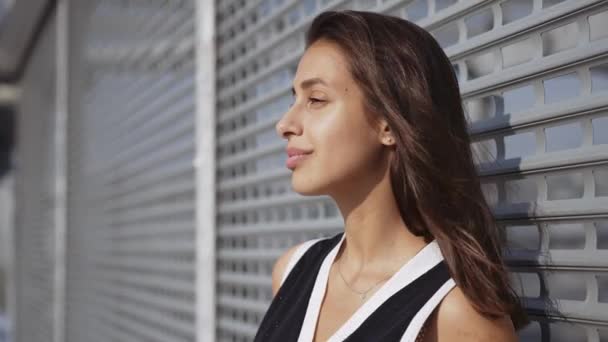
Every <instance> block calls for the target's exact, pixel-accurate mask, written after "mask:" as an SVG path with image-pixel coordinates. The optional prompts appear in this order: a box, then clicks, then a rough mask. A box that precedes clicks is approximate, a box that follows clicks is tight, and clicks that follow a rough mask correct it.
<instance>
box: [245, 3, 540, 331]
mask: <svg viewBox="0 0 608 342" xmlns="http://www.w3.org/2000/svg"><path fill="white" fill-rule="evenodd" d="M293 84H294V86H293V95H294V103H293V104H292V105H291V106H290V108H289V110H288V111H287V112H286V113H285V114H284V116H283V117H282V118H281V120H280V121H279V122H278V123H277V125H276V129H277V132H278V134H279V135H280V136H282V137H284V138H285V139H287V140H288V143H287V153H288V155H289V156H290V157H289V159H288V160H287V167H289V168H290V169H292V178H291V182H292V186H293V189H294V190H295V191H296V192H298V193H300V194H303V195H322V194H326V195H329V196H330V197H332V199H333V200H334V201H335V202H336V204H337V206H338V208H339V210H340V212H341V214H342V216H343V218H344V223H345V228H344V232H343V233H340V234H337V235H335V236H333V237H330V238H322V239H315V240H309V241H306V242H304V243H301V244H298V245H296V246H293V247H292V248H290V249H289V250H288V251H286V252H285V253H284V254H283V255H282V256H281V257H280V258H279V259H278V261H277V262H276V264H275V266H274V268H273V272H272V288H273V295H274V299H273V301H272V303H271V306H270V307H269V309H268V311H267V313H266V315H265V317H264V319H263V321H262V323H261V324H260V327H259V330H258V332H257V335H256V338H255V340H256V341H264V342H268V341H327V340H329V341H332V342H333V341H344V340H347V341H415V340H416V341H493V342H499V341H516V340H517V335H516V333H515V331H516V330H517V329H519V328H521V327H522V326H524V325H525V324H527V323H528V322H529V321H528V318H527V316H526V313H525V311H524V310H523V308H522V306H521V303H520V302H519V299H518V298H517V296H516V294H515V292H514V291H513V289H512V288H511V287H510V285H509V278H508V272H507V269H506V266H505V264H504V262H503V260H502V258H501V247H502V246H501V241H502V240H501V238H500V235H499V230H498V228H497V226H496V224H495V222H494V219H493V215H492V212H491V211H490V209H489V207H488V205H487V203H486V201H485V200H484V197H483V195H482V191H481V189H480V183H479V179H478V177H477V174H476V169H475V166H474V164H473V160H472V155H471V150H470V140H469V137H468V134H467V124H466V120H465V116H464V113H463V109H462V104H461V101H462V100H461V97H460V92H459V88H458V83H457V79H456V78H455V75H454V73H453V70H452V67H451V63H450V61H449V59H448V58H447V57H446V55H445V54H444V52H443V50H442V49H441V48H440V46H439V45H438V44H437V42H436V41H435V40H434V39H433V37H432V36H431V35H430V34H429V33H428V32H426V31H425V30H423V29H421V28H420V27H418V26H416V25H415V24H413V23H411V22H408V21H406V20H403V19H399V18H396V17H390V16H386V15H382V14H378V13H372V12H359V11H341V12H335V11H331V12H324V13H321V14H319V15H318V16H317V17H316V18H315V19H314V21H313V22H312V24H311V27H310V29H309V31H308V32H307V36H306V51H305V53H304V55H303V56H302V58H301V60H300V62H299V64H298V68H297V71H296V74H295V79H294V81H293Z"/></svg>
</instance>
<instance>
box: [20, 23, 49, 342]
mask: <svg viewBox="0 0 608 342" xmlns="http://www.w3.org/2000/svg"><path fill="white" fill-rule="evenodd" d="M56 28H57V24H56V17H55V16H51V18H50V19H49V22H48V30H45V31H44V32H43V33H42V34H41V36H40V38H39V43H38V45H37V46H36V48H35V49H34V50H33V51H32V56H31V59H30V60H29V63H28V65H27V71H26V72H25V73H24V75H23V78H22V81H21V87H22V93H23V95H22V96H21V101H20V103H19V105H18V107H17V113H18V117H17V124H18V125H17V126H18V130H17V141H16V157H15V159H16V173H15V190H16V193H15V209H16V212H15V226H16V227H17V229H16V230H15V233H14V234H15V235H14V241H15V248H14V251H15V258H14V260H15V268H14V269H15V273H14V276H15V278H16V279H15V283H16V284H17V286H16V287H15V289H14V291H15V293H14V295H15V298H16V300H15V305H16V307H15V331H16V333H15V336H14V338H15V340H16V341H45V340H47V339H48V338H49V336H50V337H52V336H53V333H54V326H55V324H56V323H55V321H54V312H55V308H56V307H55V305H56V304H57V302H56V301H55V286H54V282H55V261H56V255H55V251H56V240H55V236H56V235H55V234H56V230H57V226H56V222H55V220H54V216H55V206H56V205H57V204H58V203H57V198H56V193H55V187H54V186H55V181H56V177H59V176H60V175H58V174H57V173H56V169H55V166H56V164H55V158H53V156H54V155H55V153H54V150H53V147H54V146H55V144H54V139H55V138H56V135H55V134H56V132H55V130H54V124H55V120H56V116H57V98H56V93H55V90H56V80H57V75H56V73H55V72H54V70H48V68H47V66H48V64H47V63H50V64H51V65H52V64H54V63H55V61H56V59H55V56H56V55H55V53H56V42H57V35H56ZM31 322H35V324H31Z"/></svg>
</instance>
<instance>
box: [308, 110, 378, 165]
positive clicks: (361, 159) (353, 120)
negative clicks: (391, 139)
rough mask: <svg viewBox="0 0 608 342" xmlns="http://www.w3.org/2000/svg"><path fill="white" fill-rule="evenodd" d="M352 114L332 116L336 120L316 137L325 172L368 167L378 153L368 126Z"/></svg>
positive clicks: (329, 123)
mask: <svg viewBox="0 0 608 342" xmlns="http://www.w3.org/2000/svg"><path fill="white" fill-rule="evenodd" d="M353 115H354V114H353ZM353 115H351V116H348V115H347V114H344V115H338V116H336V117H335V118H337V119H335V120H333V121H332V122H328V123H327V125H326V126H325V130H323V134H322V136H318V139H319V140H318V141H317V143H318V144H319V151H321V152H322V155H323V156H322V159H323V169H324V170H325V171H326V172H328V173H333V172H338V173H343V172H346V173H348V172H352V171H355V170H357V169H360V168H362V167H369V166H370V164H371V163H373V162H374V160H375V158H376V155H377V154H378V153H379V145H378V144H377V142H376V141H375V135H374V134H373V131H372V129H371V127H369V125H367V123H366V122H364V121H362V120H360V119H359V118H357V117H353ZM345 118H347V119H348V120H347V119H345Z"/></svg>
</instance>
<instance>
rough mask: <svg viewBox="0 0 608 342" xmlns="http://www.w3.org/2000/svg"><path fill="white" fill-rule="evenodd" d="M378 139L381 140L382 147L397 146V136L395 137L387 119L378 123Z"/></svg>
mask: <svg viewBox="0 0 608 342" xmlns="http://www.w3.org/2000/svg"><path fill="white" fill-rule="evenodd" d="M378 139H379V140H380V143H381V144H382V145H386V146H393V145H395V142H396V139H395V136H394V135H393V131H392V130H391V128H390V126H389V125H388V123H387V122H386V120H385V119H381V120H380V121H379V123H378Z"/></svg>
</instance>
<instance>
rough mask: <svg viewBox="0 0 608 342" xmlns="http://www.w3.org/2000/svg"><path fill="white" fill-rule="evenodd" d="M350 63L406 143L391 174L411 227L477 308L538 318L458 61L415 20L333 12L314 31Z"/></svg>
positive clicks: (493, 314)
mask: <svg viewBox="0 0 608 342" xmlns="http://www.w3.org/2000/svg"><path fill="white" fill-rule="evenodd" d="M319 39H324V40H327V41H330V42H333V43H335V44H336V45H337V46H338V47H339V49H340V50H341V51H342V52H343V53H344V55H345V56H346V58H347V60H348V61H349V69H350V72H351V74H352V76H353V78H354V79H355V81H356V82H357V83H358V85H359V86H360V87H361V89H362V91H363V94H364V100H363V101H364V106H365V108H366V115H368V120H369V122H370V124H372V125H375V124H376V123H377V122H378V120H379V119H380V118H384V119H385V120H386V122H387V124H388V125H389V127H390V129H391V132H392V134H393V136H394V137H395V139H396V140H397V143H396V147H395V153H394V154H393V157H394V158H393V159H392V160H391V165H390V178H391V185H392V187H393V191H394V193H395V197H396V201H397V204H398V207H399V210H400V214H401V216H402V218H403V220H404V222H405V224H406V225H407V227H408V229H409V230H410V231H411V232H412V233H413V234H415V235H416V236H423V237H424V238H425V240H426V241H427V242H430V241H431V240H432V239H433V238H434V239H436V240H437V243H438V244H439V247H440V249H441V251H442V254H443V255H444V258H445V260H446V262H447V264H448V266H449V269H450V273H451V276H452V278H453V279H454V280H455V282H456V284H457V285H458V286H459V287H460V288H461V290H462V291H463V293H464V294H465V295H466V297H467V298H468V299H469V300H470V301H471V303H472V305H473V306H474V307H475V308H476V310H477V311H478V312H480V313H481V314H483V315H485V316H486V317H490V318H497V317H500V316H503V315H505V314H508V315H510V317H511V320H512V321H513V324H514V326H515V329H517V330H519V329H521V328H522V327H523V326H525V325H527V324H528V323H529V322H530V320H529V317H528V315H527V313H526V311H525V309H524V307H523V305H522V302H521V300H520V298H519V297H518V296H517V294H516V292H515V290H514V289H513V287H512V285H511V284H510V281H509V275H508V273H509V271H508V269H507V266H506V264H505V263H504V260H503V256H502V248H503V244H504V235H503V234H502V230H501V229H500V228H499V226H498V225H497V223H496V221H495V218H494V215H493V213H492V211H491V209H490V207H489V206H488V204H487V202H486V200H485V198H484V196H483V193H482V191H481V185H480V180H479V176H478V174H477V170H476V167H475V164H474V161H473V155H472V152H471V148H470V143H471V142H470V137H469V134H468V130H467V121H466V118H465V114H464V110H463V107H462V98H461V96H460V89H459V86H458V80H457V78H456V76H455V74H454V71H453V70H452V64H451V62H450V60H449V59H448V57H447V56H446V55H445V53H444V51H443V50H442V48H441V47H440V45H439V44H438V43H437V41H436V40H435V39H434V38H433V36H431V34H430V33H428V32H427V31H426V30H424V29H422V28H421V27H419V26H417V25H416V24H414V23H412V22H410V21H407V20H404V19H401V18H397V17H392V16H388V15H383V14H380V13H374V12H363V11H352V10H344V11H327V12H322V13H320V14H319V15H317V16H316V17H315V18H314V20H313V22H312V24H311V26H310V28H309V29H308V31H307V33H306V47H309V46H310V45H311V44H313V43H314V42H315V41H317V40H319Z"/></svg>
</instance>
